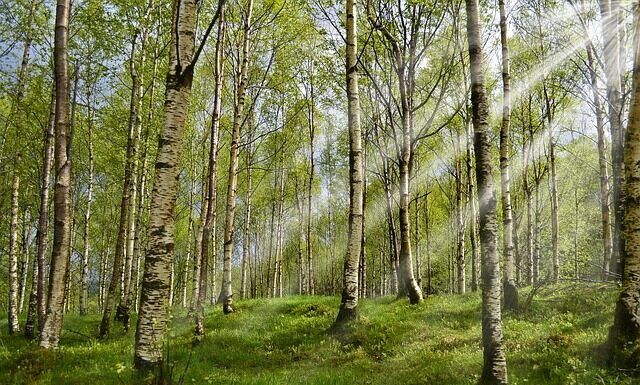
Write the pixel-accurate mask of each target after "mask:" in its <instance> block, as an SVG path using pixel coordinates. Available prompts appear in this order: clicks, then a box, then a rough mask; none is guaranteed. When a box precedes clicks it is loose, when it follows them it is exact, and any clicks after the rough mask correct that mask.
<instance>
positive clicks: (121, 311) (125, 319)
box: [114, 305, 131, 333]
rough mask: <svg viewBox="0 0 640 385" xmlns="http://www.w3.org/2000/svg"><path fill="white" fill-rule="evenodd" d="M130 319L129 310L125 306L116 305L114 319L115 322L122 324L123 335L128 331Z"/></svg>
mask: <svg viewBox="0 0 640 385" xmlns="http://www.w3.org/2000/svg"><path fill="white" fill-rule="evenodd" d="M130 318H131V308H130V307H129V306H127V305H118V307H116V315H115V316H114V319H115V320H116V321H120V322H122V326H123V327H124V331H125V333H126V332H128V331H129V326H130V324H129V321H130Z"/></svg>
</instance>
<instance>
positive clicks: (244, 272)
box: [240, 111, 254, 299]
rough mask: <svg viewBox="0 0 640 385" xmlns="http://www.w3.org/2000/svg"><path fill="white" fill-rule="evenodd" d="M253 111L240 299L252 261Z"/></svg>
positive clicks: (244, 289) (245, 288)
mask: <svg viewBox="0 0 640 385" xmlns="http://www.w3.org/2000/svg"><path fill="white" fill-rule="evenodd" d="M253 124H254V123H253V111H251V112H250V113H249V119H248V127H247V129H248V132H247V144H246V146H247V165H246V167H247V193H246V194H247V196H246V198H245V208H244V224H243V226H242V263H241V266H240V270H241V271H240V274H241V277H240V299H245V298H246V297H247V264H248V263H249V262H250V258H251V257H250V256H249V226H250V223H251V195H252V191H251V190H252V188H253V186H252V185H253V178H252V177H253V175H252V173H251V167H252V162H253V152H252V151H253V150H252V141H253Z"/></svg>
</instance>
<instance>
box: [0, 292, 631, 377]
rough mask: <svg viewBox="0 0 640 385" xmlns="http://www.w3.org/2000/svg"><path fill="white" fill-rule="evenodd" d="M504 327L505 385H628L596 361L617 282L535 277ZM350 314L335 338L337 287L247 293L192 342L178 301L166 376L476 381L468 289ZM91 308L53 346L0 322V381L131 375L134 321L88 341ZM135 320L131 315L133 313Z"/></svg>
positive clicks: (213, 313) (474, 300)
mask: <svg viewBox="0 0 640 385" xmlns="http://www.w3.org/2000/svg"><path fill="white" fill-rule="evenodd" d="M528 294H529V291H528V290H523V291H522V292H521V296H520V310H519V311H516V312H512V313H507V314H506V315H505V316H504V320H503V325H504V330H505V341H506V350H507V362H508V370H509V379H510V384H512V385H517V384H563V385H567V384H638V383H640V380H638V379H637V378H636V379H632V378H630V377H628V375H627V374H626V373H625V372H621V371H615V370H614V371H612V370H610V369H606V368H605V367H603V366H602V365H601V364H600V362H602V353H601V352H602V348H601V346H602V344H603V342H604V341H605V340H606V334H607V330H608V327H609V325H610V324H611V323H612V321H613V307H614V303H615V299H616V294H617V291H616V290H614V289H612V288H611V286H610V285H609V286H608V287H604V286H597V285H590V286H586V285H572V284H565V285H562V286H554V287H546V288H543V289H541V290H540V291H539V292H538V293H536V295H535V297H534V298H533V300H531V301H528ZM360 304H361V306H360V307H359V308H360V314H361V319H360V320H359V321H358V322H357V323H356V324H355V325H354V326H353V328H352V329H351V330H350V331H349V332H348V333H346V334H343V335H341V336H339V337H336V336H335V335H332V334H330V333H329V332H328V329H329V327H330V326H331V324H332V322H333V320H334V318H335V316H336V313H337V308H338V305H339V298H337V297H300V296H298V297H289V298H284V299H263V300H247V301H239V302H238V303H237V308H236V312H234V313H233V314H230V315H227V316H224V315H222V310H221V309H220V307H214V308H210V309H208V314H207V324H206V326H207V337H206V338H205V339H204V341H202V342H201V343H199V344H197V345H196V346H193V345H192V341H191V340H192V338H191V323H190V319H189V318H188V317H187V316H186V313H184V311H182V312H178V314H177V315H175V316H174V318H173V324H172V329H171V331H170V334H171V338H170V340H169V344H168V347H167V351H168V354H169V358H168V360H167V365H166V366H167V372H166V373H168V375H167V376H166V377H167V378H170V380H171V383H172V384H184V385H187V384H348V385H354V384H403V385H409V384H436V385H448V384H477V382H478V378H479V374H480V372H481V367H482V350H481V318H480V311H481V297H480V295H479V293H468V294H465V295H461V296H450V295H440V296H432V297H430V298H427V299H426V300H425V301H424V303H422V304H421V305H419V306H411V305H409V304H408V302H407V301H406V300H400V301H396V300H394V299H393V298H391V297H384V298H376V299H366V300H363V301H361V303H360ZM99 323H100V317H99V315H98V314H93V315H88V316H85V317H80V316H78V315H75V314H69V315H67V316H65V323H64V329H63V336H62V340H61V343H60V346H61V348H60V350H59V351H58V352H55V353H50V352H46V351H42V350H40V349H38V348H37V343H36V342H32V341H26V340H24V338H23V337H22V336H7V334H6V331H5V330H6V329H7V324H6V317H5V318H4V319H1V320H0V328H1V330H2V333H1V334H0V384H67V385H71V384H93V385H98V384H139V383H145V382H147V383H148V382H150V380H149V378H145V379H141V378H139V377H136V375H135V373H134V370H133V368H132V357H133V340H134V334H135V330H130V331H129V332H128V333H126V334H125V333H124V332H123V331H122V328H121V327H120V325H119V324H117V323H114V324H113V329H114V331H113V334H112V336H111V337H110V338H109V339H107V340H100V339H97V338H96V336H97V333H98V328H99ZM132 325H135V319H134V320H133V321H132Z"/></svg>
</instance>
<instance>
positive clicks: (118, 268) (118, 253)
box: [100, 32, 139, 338]
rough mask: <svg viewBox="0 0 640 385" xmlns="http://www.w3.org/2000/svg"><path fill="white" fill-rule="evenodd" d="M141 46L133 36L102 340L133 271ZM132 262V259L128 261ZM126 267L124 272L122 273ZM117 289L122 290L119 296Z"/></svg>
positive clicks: (121, 316) (120, 312)
mask: <svg viewBox="0 0 640 385" xmlns="http://www.w3.org/2000/svg"><path fill="white" fill-rule="evenodd" d="M137 43H138V33H137V32H136V34H135V35H134V36H133V40H132V43H131V55H130V57H129V62H130V67H129V73H130V75H131V95H130V98H129V123H128V133H129V134H128V137H127V153H126V158H125V168H124V183H123V186H122V198H121V200H120V221H119V224H118V237H117V238H116V248H115V255H114V258H113V274H112V275H111V282H110V283H109V289H108V291H107V298H106V301H105V306H104V311H103V314H102V322H101V323H100V337H103V338H104V337H106V336H108V335H109V332H110V328H111V315H112V313H113V306H114V304H115V301H116V298H119V299H122V296H123V295H124V286H125V285H124V281H125V280H126V275H127V271H126V270H127V267H129V268H130V266H131V265H130V263H127V262H126V261H125V258H126V256H125V252H126V246H127V239H126V233H127V227H128V224H129V216H130V215H131V214H132V213H131V212H130V211H129V209H130V200H131V184H132V175H133V173H132V168H133V157H134V155H135V148H134V147H135V142H136V139H135V136H136V131H135V129H136V119H137V117H138V98H139V94H138V92H139V83H138V82H139V78H138V74H137V72H136V69H135V60H136V47H137ZM128 259H129V260H130V256H129V258H128ZM123 265H125V266H124V269H123ZM118 289H120V290H122V292H120V295H118V291H119V290H118ZM123 314H124V309H122V308H121V307H120V306H118V311H117V312H116V318H117V319H118V320H122V321H123V325H124V326H125V328H127V325H126V322H125V319H124V318H123Z"/></svg>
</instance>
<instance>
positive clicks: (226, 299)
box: [220, 0, 253, 314]
mask: <svg viewBox="0 0 640 385" xmlns="http://www.w3.org/2000/svg"><path fill="white" fill-rule="evenodd" d="M252 13H253V0H248V2H247V9H246V10H245V15H244V20H243V38H242V52H241V58H242V63H241V64H240V69H239V71H238V72H237V73H236V79H237V85H238V86H237V89H236V98H235V106H234V116H233V132H232V134H231V148H230V151H229V174H228V175H229V179H228V181H227V204H226V205H227V210H226V217H225V226H224V257H223V272H222V292H221V293H220V297H221V300H222V301H223V304H222V309H223V312H224V313H225V314H229V313H231V312H233V291H232V289H231V256H232V253H233V224H234V218H235V210H236V188H237V184H238V154H239V151H240V131H241V129H242V123H243V121H242V120H243V113H244V102H245V91H246V86H247V71H248V69H249V33H250V27H251V15H252Z"/></svg>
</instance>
